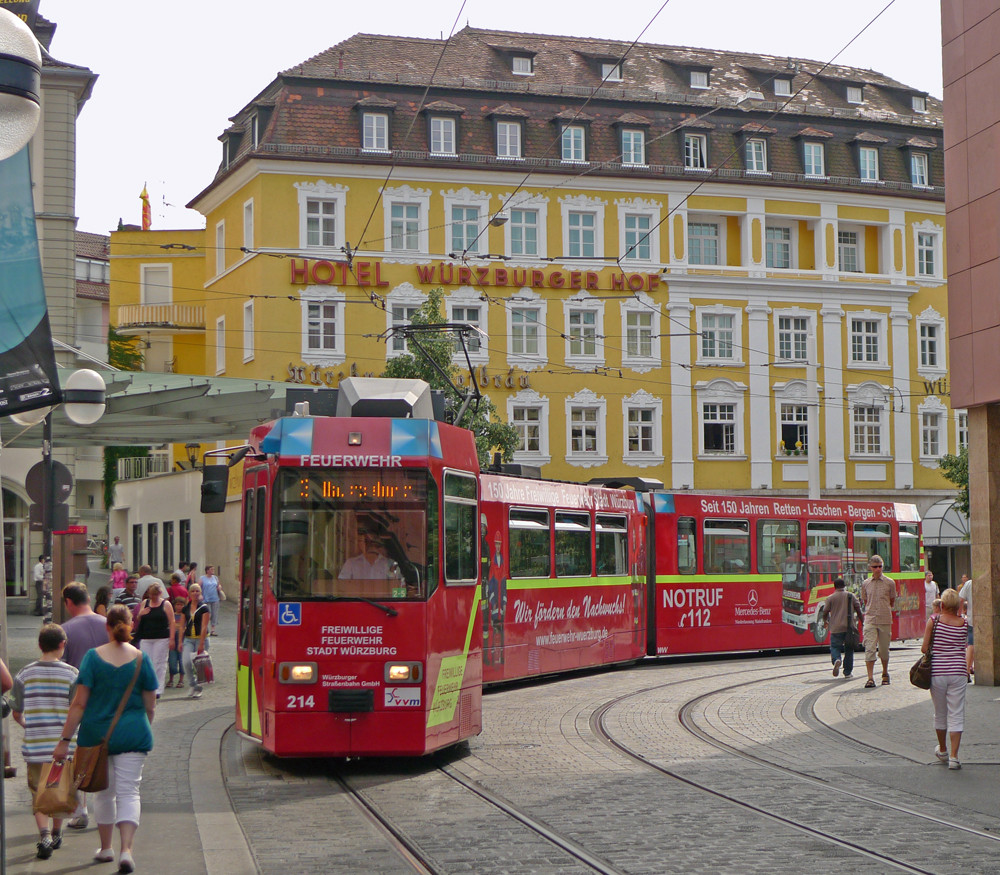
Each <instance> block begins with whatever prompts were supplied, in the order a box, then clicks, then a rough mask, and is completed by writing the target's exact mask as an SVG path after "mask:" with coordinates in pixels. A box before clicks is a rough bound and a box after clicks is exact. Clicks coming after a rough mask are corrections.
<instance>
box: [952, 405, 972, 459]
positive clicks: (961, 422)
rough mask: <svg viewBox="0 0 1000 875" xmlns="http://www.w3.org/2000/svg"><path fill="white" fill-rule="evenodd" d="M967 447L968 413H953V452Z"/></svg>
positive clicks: (965, 411) (962, 411) (964, 411)
mask: <svg viewBox="0 0 1000 875" xmlns="http://www.w3.org/2000/svg"><path fill="white" fill-rule="evenodd" d="M968 445H969V411H968V410H956V411H955V452H956V453H957V452H958V451H959V450H961V449H962V447H967V446H968Z"/></svg>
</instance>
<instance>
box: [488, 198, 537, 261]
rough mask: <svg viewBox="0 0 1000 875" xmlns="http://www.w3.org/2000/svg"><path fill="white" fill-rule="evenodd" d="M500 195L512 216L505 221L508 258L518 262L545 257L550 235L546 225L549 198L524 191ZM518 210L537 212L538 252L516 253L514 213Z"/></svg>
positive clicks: (505, 245) (505, 246)
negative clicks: (530, 253)
mask: <svg viewBox="0 0 1000 875" xmlns="http://www.w3.org/2000/svg"><path fill="white" fill-rule="evenodd" d="M499 197H500V202H501V203H504V204H507V206H506V207H505V210H506V212H507V213H508V214H509V216H510V218H509V220H508V221H507V222H505V223H504V226H503V234H504V254H506V256H507V257H508V258H510V259H513V260H514V261H517V262H537V261H538V260H539V259H542V258H545V257H546V256H547V255H548V235H547V234H546V226H547V225H548V210H549V199H548V198H547V197H545V196H544V195H532V194H528V193H526V192H523V191H520V192H516V193H507V194H501V195H500V196H499ZM517 210H529V211H534V212H535V213H536V219H537V224H536V226H535V241H536V245H537V247H538V252H537V253H536V254H533V255H525V254H523V253H521V254H518V255H515V254H514V251H513V248H514V239H513V228H514V224H515V223H514V219H515V215H514V213H515V211H517Z"/></svg>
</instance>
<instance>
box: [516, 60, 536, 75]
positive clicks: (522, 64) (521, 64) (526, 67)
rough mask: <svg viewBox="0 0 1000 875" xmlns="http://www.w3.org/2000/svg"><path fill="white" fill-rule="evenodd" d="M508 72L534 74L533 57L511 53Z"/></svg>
mask: <svg viewBox="0 0 1000 875" xmlns="http://www.w3.org/2000/svg"><path fill="white" fill-rule="evenodd" d="M518 68H520V69H518ZM510 72H511V73H513V74H514V75H515V76H534V75H535V59H534V58H533V57H532V56H531V55H513V56H512V57H511V59H510Z"/></svg>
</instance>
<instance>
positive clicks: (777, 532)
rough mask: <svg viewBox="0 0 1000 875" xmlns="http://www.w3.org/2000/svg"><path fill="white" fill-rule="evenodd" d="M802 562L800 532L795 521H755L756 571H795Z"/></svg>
mask: <svg viewBox="0 0 1000 875" xmlns="http://www.w3.org/2000/svg"><path fill="white" fill-rule="evenodd" d="M801 561H802V532H801V529H800V528H799V523H798V521H797V520H757V571H759V572H761V573H762V574H764V573H768V572H776V571H780V572H782V573H785V572H788V573H790V572H791V571H792V570H793V569H794V570H797V569H798V566H799V564H800V563H801Z"/></svg>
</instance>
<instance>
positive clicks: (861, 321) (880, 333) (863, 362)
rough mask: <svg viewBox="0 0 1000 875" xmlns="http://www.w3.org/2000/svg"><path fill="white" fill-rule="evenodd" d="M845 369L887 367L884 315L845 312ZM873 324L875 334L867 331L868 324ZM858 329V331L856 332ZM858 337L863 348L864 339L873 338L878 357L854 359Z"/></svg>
mask: <svg viewBox="0 0 1000 875" xmlns="http://www.w3.org/2000/svg"><path fill="white" fill-rule="evenodd" d="M846 315H847V319H846V325H847V367H848V368H854V369H856V370H872V369H873V368H874V369H887V368H888V367H889V332H888V317H887V316H886V314H885V313H875V312H873V311H872V310H850V311H848V312H847V314H846ZM869 323H874V324H875V333H874V335H872V333H871V331H870V330H869V328H870V324H869ZM856 329H860V330H856ZM856 335H857V336H858V337H859V338H860V339H861V340H862V343H863V345H864V346H867V341H866V338H868V337H871V336H874V337H875V339H876V341H877V343H878V350H877V353H878V356H877V358H876V359H874V360H868V359H860V360H858V359H855V357H854V355H855V352H854V350H855V344H854V339H855V336H856Z"/></svg>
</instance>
